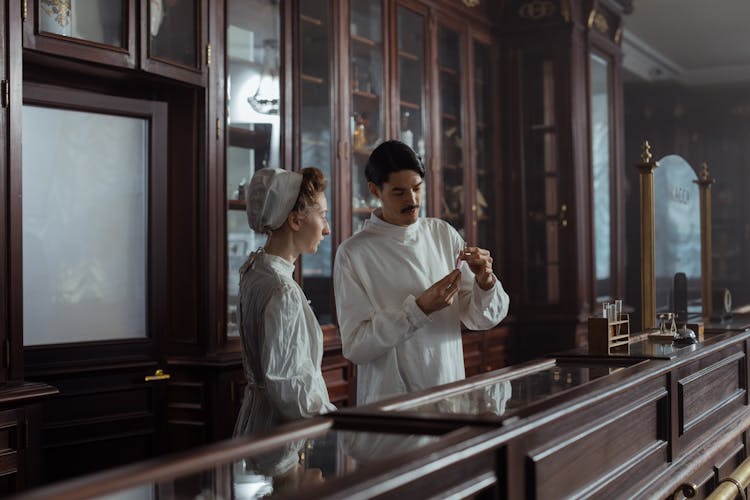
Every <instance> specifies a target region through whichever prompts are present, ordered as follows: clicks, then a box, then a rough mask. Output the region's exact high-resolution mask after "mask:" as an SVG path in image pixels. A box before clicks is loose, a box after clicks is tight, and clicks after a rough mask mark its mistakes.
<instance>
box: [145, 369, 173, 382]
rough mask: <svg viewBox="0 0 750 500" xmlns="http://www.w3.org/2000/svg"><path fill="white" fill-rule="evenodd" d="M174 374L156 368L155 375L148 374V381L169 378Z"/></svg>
mask: <svg viewBox="0 0 750 500" xmlns="http://www.w3.org/2000/svg"><path fill="white" fill-rule="evenodd" d="M170 378H172V376H171V375H170V374H169V373H164V370H156V371H155V372H154V374H153V375H146V378H145V380H146V382H153V381H154V380H169V379H170Z"/></svg>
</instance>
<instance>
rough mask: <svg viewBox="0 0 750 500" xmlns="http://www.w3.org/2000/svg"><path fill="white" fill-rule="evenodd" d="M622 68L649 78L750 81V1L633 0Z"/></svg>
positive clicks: (689, 82) (625, 19)
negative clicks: (749, 27)
mask: <svg viewBox="0 0 750 500" xmlns="http://www.w3.org/2000/svg"><path fill="white" fill-rule="evenodd" d="M633 7H634V9H633V11H632V13H631V14H629V15H625V16H624V17H623V23H624V26H625V30H624V33H623V53H624V60H623V63H624V66H625V68H626V69H627V70H628V71H630V72H631V73H632V74H634V75H637V76H638V77H639V78H640V79H643V80H647V81H657V80H676V81H679V82H681V83H683V84H686V85H706V84H716V83H738V82H750V29H748V26H750V0H635V1H634V2H633Z"/></svg>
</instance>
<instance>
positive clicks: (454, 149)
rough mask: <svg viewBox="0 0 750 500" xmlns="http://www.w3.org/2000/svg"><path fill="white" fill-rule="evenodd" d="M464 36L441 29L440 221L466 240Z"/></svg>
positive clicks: (439, 51)
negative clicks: (462, 98)
mask: <svg viewBox="0 0 750 500" xmlns="http://www.w3.org/2000/svg"><path fill="white" fill-rule="evenodd" d="M463 43H464V40H463V38H462V36H461V35H460V34H459V33H458V32H457V31H454V30H452V29H450V28H448V27H446V26H443V25H440V26H438V85H439V89H438V92H439V95H440V130H439V131H438V132H439V134H440V141H441V147H440V169H441V172H442V199H441V201H440V217H441V218H443V219H444V220H446V221H448V222H449V223H450V224H451V225H453V227H455V228H456V229H457V230H458V232H459V233H460V234H461V236H463V237H464V238H466V203H465V202H466V200H467V199H468V197H467V196H466V193H465V189H464V188H465V179H464V171H465V169H464V167H465V158H464V138H463V130H462V126H463V125H462V116H461V74H462V70H463V68H462V64H461V57H460V54H461V53H462V50H463Z"/></svg>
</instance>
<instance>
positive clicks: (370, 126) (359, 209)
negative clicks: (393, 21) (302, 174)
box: [349, 0, 385, 233]
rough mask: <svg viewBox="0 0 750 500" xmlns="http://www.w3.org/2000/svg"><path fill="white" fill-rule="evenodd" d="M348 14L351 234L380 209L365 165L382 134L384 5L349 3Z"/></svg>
mask: <svg viewBox="0 0 750 500" xmlns="http://www.w3.org/2000/svg"><path fill="white" fill-rule="evenodd" d="M349 11H350V14H349V16H350V17H349V29H350V32H349V40H350V43H349V51H350V58H351V60H350V67H349V75H350V82H349V85H350V86H351V92H350V95H351V117H350V128H351V130H350V134H351V145H352V162H351V177H352V231H353V232H355V233H356V232H357V231H359V230H360V229H361V227H362V224H363V223H364V220H365V219H367V218H368V217H369V215H370V211H371V210H372V209H373V208H376V207H378V206H379V203H378V201H377V199H376V198H375V197H374V196H372V195H371V194H370V192H369V191H368V189H367V181H366V180H365V165H366V164H367V158H368V157H369V155H370V153H371V152H372V150H373V149H374V148H375V147H376V146H377V145H378V144H380V143H381V142H382V141H383V137H384V130H385V128H384V100H383V96H384V90H385V89H384V85H383V83H384V82H383V80H384V71H385V68H384V64H383V61H384V44H383V40H384V36H383V5H382V3H381V1H380V0H352V1H351V3H350V5H349Z"/></svg>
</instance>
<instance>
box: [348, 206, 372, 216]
mask: <svg viewBox="0 0 750 500" xmlns="http://www.w3.org/2000/svg"><path fill="white" fill-rule="evenodd" d="M373 210H375V209H374V208H370V207H356V208H355V207H352V214H353V215H370V214H371V213H372V211H373Z"/></svg>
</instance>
